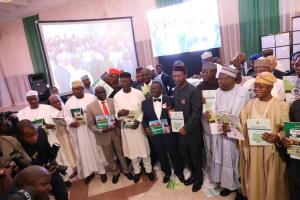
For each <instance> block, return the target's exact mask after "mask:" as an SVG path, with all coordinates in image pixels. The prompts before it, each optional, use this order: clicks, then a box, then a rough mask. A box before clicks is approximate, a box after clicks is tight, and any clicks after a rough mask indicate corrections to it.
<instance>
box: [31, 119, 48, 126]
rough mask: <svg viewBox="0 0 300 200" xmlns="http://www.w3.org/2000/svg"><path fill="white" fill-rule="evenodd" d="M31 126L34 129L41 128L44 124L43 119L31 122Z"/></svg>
mask: <svg viewBox="0 0 300 200" xmlns="http://www.w3.org/2000/svg"><path fill="white" fill-rule="evenodd" d="M32 124H33V125H34V126H35V127H36V128H42V127H43V126H44V124H45V120H44V118H41V119H35V120H33V121H32Z"/></svg>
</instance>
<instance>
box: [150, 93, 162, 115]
mask: <svg viewBox="0 0 300 200" xmlns="http://www.w3.org/2000/svg"><path fill="white" fill-rule="evenodd" d="M154 99H156V98H154V97H152V100H153V107H154V111H155V114H156V116H157V119H160V115H161V111H162V95H160V97H158V99H160V100H161V101H155V102H154Z"/></svg>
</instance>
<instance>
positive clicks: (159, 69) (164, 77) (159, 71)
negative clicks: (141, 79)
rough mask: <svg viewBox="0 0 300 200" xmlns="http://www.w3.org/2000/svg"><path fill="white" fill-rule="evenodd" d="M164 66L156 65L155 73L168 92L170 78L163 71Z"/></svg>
mask: <svg viewBox="0 0 300 200" xmlns="http://www.w3.org/2000/svg"><path fill="white" fill-rule="evenodd" d="M163 68H164V66H163V65H162V64H158V65H156V73H157V77H159V78H160V79H161V81H162V82H163V84H164V86H165V88H166V90H167V92H169V90H170V89H171V88H170V77H169V75H168V74H166V73H165V72H164V71H163Z"/></svg>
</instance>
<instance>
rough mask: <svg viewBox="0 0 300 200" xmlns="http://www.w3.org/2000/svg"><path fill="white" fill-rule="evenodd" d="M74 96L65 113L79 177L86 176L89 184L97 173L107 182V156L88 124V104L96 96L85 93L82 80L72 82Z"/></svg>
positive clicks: (86, 181) (67, 104)
mask: <svg viewBox="0 0 300 200" xmlns="http://www.w3.org/2000/svg"><path fill="white" fill-rule="evenodd" d="M72 91H73V96H72V97H71V98H70V99H69V100H68V101H67V102H66V104H65V108H64V113H65V120H66V122H67V125H68V130H69V133H70V138H71V143H72V145H73V148H74V152H75V157H76V160H77V171H78V176H79V178H85V183H86V184H88V183H89V182H90V181H91V180H92V179H93V177H94V176H95V173H99V174H100V175H101V180H102V182H106V180H107V177H106V174H105V169H104V166H105V163H106V160H105V157H104V154H103V152H102V149H101V147H100V146H97V144H96V139H95V135H94V133H93V132H92V131H90V129H89V128H88V126H87V124H86V114H85V111H86V106H87V105H88V104H90V103H91V102H93V101H94V100H95V99H96V96H94V95H92V94H88V93H84V85H83V83H82V81H79V80H78V81H73V82H72Z"/></svg>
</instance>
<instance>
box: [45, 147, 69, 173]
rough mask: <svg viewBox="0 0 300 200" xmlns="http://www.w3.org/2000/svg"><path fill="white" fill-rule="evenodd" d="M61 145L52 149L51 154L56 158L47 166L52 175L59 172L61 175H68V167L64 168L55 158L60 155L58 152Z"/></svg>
mask: <svg viewBox="0 0 300 200" xmlns="http://www.w3.org/2000/svg"><path fill="white" fill-rule="evenodd" d="M59 148H60V146H59V144H53V145H52V147H51V153H52V155H53V157H54V159H53V160H50V161H48V162H47V163H46V165H45V168H46V169H47V170H48V171H49V172H51V173H54V172H57V173H59V174H61V175H63V176H64V175H66V174H67V169H68V167H67V166H63V165H59V164H58V163H57V162H56V161H55V158H56V157H57V154H58V151H59Z"/></svg>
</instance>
